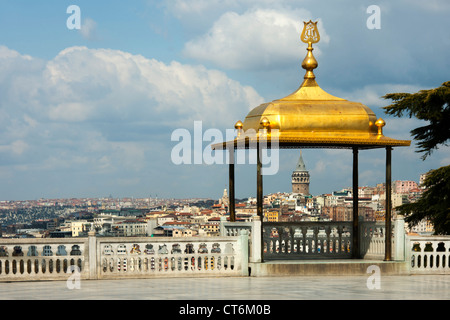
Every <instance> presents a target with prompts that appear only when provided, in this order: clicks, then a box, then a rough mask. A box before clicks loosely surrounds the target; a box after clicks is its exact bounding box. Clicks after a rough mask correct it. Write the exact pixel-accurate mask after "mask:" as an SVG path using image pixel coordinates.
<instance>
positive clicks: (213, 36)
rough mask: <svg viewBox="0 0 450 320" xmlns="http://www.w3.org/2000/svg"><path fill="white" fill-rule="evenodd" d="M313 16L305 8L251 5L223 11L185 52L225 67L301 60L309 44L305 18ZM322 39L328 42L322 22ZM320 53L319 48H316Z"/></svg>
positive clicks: (250, 67)
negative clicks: (302, 37) (302, 35)
mask: <svg viewBox="0 0 450 320" xmlns="http://www.w3.org/2000/svg"><path fill="white" fill-rule="evenodd" d="M309 19H311V13H310V12H308V11H307V10H304V9H294V10H290V9H289V10H288V9H282V8H278V9H260V8H258V9H250V10H248V11H246V12H244V13H243V14H238V13H236V12H233V11H229V12H226V13H224V14H223V15H222V16H221V17H220V18H219V19H218V20H217V21H216V22H215V23H214V25H213V26H212V27H211V29H210V30H209V31H208V32H207V33H205V34H203V35H201V36H199V37H197V38H195V39H194V40H191V41H189V42H187V43H186V45H185V47H184V53H185V55H186V56H188V57H190V58H194V59H197V60H199V61H202V62H212V63H214V64H215V65H218V66H219V67H222V68H230V69H243V70H258V69H261V68H265V69H267V68H269V69H271V68H279V67H285V66H287V65H292V64H293V63H295V62H298V63H300V62H301V60H302V59H303V57H304V56H305V52H306V51H305V48H306V45H305V44H304V43H302V42H301V41H300V33H301V30H302V28H303V23H302V21H305V20H306V21H308V20H309ZM319 31H320V33H321V39H322V42H324V43H327V42H329V36H328V35H327V34H326V32H325V30H324V29H323V26H322V25H321V24H319ZM315 50H316V51H315V52H314V54H315V55H317V56H319V55H320V50H319V49H318V48H315Z"/></svg>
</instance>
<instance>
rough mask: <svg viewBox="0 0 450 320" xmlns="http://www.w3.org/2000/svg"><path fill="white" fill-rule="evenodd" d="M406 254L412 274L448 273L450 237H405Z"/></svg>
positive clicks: (449, 269)
mask: <svg viewBox="0 0 450 320" xmlns="http://www.w3.org/2000/svg"><path fill="white" fill-rule="evenodd" d="M407 248H408V255H407V259H408V260H409V261H410V262H411V265H410V269H411V273H413V274H423V273H427V274H433V273H436V274H450V237H448V236H447V237H443V236H411V237H407Z"/></svg>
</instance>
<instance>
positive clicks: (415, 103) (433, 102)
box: [383, 81, 450, 159]
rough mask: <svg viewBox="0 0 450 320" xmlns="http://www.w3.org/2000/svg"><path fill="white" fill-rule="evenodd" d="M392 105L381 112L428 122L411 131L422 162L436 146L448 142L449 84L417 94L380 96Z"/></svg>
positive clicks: (449, 124)
mask: <svg viewBox="0 0 450 320" xmlns="http://www.w3.org/2000/svg"><path fill="white" fill-rule="evenodd" d="M383 98H385V99H391V100H393V101H394V103H393V104H391V105H389V106H387V107H384V108H383V109H385V110H386V111H385V113H387V114H389V115H394V116H397V117H402V116H403V114H406V115H408V116H409V117H410V118H411V117H413V116H414V117H416V118H417V119H420V120H425V121H428V124H427V125H425V126H422V127H418V128H416V129H414V130H412V131H411V135H412V136H413V138H414V140H417V141H418V144H417V145H418V146H419V148H420V150H418V151H417V152H424V153H425V154H424V155H423V157H422V159H426V157H427V156H429V155H430V154H431V153H432V151H433V150H434V149H437V148H438V146H439V145H440V144H446V142H447V140H449V139H450V81H447V82H444V83H443V84H442V85H441V86H440V87H438V88H435V89H430V90H421V91H419V92H417V93H389V94H387V95H385V96H383Z"/></svg>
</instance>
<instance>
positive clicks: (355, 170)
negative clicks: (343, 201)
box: [352, 147, 360, 259]
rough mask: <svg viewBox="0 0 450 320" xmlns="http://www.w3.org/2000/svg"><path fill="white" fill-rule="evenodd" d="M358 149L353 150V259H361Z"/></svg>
mask: <svg viewBox="0 0 450 320" xmlns="http://www.w3.org/2000/svg"><path fill="white" fill-rule="evenodd" d="M358 206H359V199H358V148H357V147H354V148H353V239H352V242H353V243H352V244H353V246H352V258H354V259H359V258H360V252H359V215H358Z"/></svg>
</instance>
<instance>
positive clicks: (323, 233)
mask: <svg viewBox="0 0 450 320" xmlns="http://www.w3.org/2000/svg"><path fill="white" fill-rule="evenodd" d="M254 218H257V219H256V221H253V222H226V221H222V222H221V235H223V236H229V235H236V234H239V232H240V231H241V230H248V231H249V233H250V235H251V237H250V248H249V252H250V262H259V261H261V222H260V221H259V218H258V217H254ZM385 232H386V231H385V223H384V222H368V221H361V222H360V256H361V257H363V258H364V259H374V260H383V259H384V258H385V256H384V254H385ZM391 232H392V249H393V252H392V256H393V259H395V260H400V261H403V260H404V258H405V255H404V252H405V232H404V220H403V219H402V218H398V219H396V220H395V221H394V223H393V224H392V231H391ZM262 242H263V245H264V253H263V254H264V259H267V260H277V259H278V260H284V259H287V260H289V259H293V260H296V259H305V260H307V259H343V258H351V257H352V222H351V221H347V222H336V221H328V222H264V224H263V238H262Z"/></svg>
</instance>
